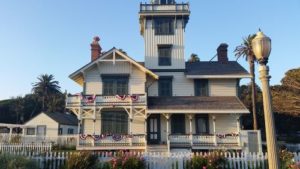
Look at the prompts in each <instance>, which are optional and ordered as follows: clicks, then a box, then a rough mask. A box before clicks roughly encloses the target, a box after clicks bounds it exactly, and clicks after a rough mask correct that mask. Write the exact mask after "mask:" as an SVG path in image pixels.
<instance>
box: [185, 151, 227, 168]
mask: <svg viewBox="0 0 300 169" xmlns="http://www.w3.org/2000/svg"><path fill="white" fill-rule="evenodd" d="M190 163H191V164H190V165H189V164H188V166H191V168H192V169H202V168H206V169H223V168H224V167H225V166H226V164H227V159H226V158H225V157H224V156H223V155H221V153H218V152H212V153H210V154H209V155H204V156H194V157H193V158H192V159H191V162H190Z"/></svg>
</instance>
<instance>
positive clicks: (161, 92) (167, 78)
mask: <svg viewBox="0 0 300 169" xmlns="http://www.w3.org/2000/svg"><path fill="white" fill-rule="evenodd" d="M166 82H167V83H169V84H167V85H166ZM163 83H165V84H163ZM164 85H166V86H164ZM167 90H169V91H168V92H166V91H167ZM158 96H160V97H172V96H173V76H160V77H159V80H158Z"/></svg>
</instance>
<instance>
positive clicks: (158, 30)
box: [154, 17, 175, 36]
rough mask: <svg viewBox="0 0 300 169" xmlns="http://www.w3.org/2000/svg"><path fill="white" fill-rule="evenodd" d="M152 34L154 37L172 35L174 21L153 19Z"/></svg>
mask: <svg viewBox="0 0 300 169" xmlns="http://www.w3.org/2000/svg"><path fill="white" fill-rule="evenodd" d="M154 34H155V35H158V36H160V35H174V34H175V19H174V18H172V17H161V18H154Z"/></svg>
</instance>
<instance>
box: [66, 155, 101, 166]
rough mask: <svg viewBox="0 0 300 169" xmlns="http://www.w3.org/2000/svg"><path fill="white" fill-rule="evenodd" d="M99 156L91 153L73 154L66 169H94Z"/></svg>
mask: <svg viewBox="0 0 300 169" xmlns="http://www.w3.org/2000/svg"><path fill="white" fill-rule="evenodd" d="M96 163H97V156H95V155H93V154H92V153H90V152H78V153H73V154H72V155H71V156H70V157H69V158H68V160H67V162H66V164H65V166H64V167H63V168H64V169H93V168H95V167H96Z"/></svg>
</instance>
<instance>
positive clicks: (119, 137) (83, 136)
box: [79, 134, 133, 142]
mask: <svg viewBox="0 0 300 169" xmlns="http://www.w3.org/2000/svg"><path fill="white" fill-rule="evenodd" d="M107 137H112V139H113V140H114V141H117V142H118V141H122V140H123V139H127V138H132V137H133V135H121V134H100V135H96V134H80V135H79V138H80V139H81V140H86V139H87V138H91V139H93V140H95V141H99V140H103V139H106V138H107Z"/></svg>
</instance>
